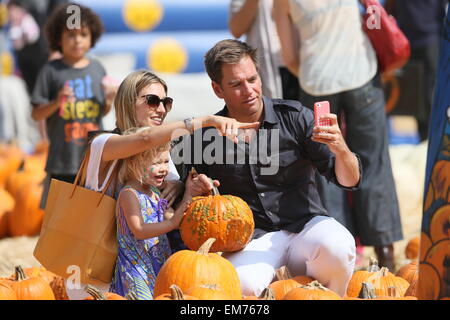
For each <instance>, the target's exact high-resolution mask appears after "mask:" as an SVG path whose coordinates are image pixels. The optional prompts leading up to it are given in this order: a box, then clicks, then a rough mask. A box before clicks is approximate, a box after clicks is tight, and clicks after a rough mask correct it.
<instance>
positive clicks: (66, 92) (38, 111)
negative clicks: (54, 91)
mask: <svg viewBox="0 0 450 320" xmlns="http://www.w3.org/2000/svg"><path fill="white" fill-rule="evenodd" d="M73 96H74V94H73V90H72V88H71V87H70V86H67V85H65V86H63V87H62V88H61V90H59V92H58V96H57V98H56V99H55V100H52V101H50V102H49V103H45V104H38V105H37V106H36V107H34V108H33V111H32V112H31V117H32V118H33V120H35V121H39V120H45V119H47V118H48V117H50V116H51V115H52V114H53V113H55V112H56V111H57V110H59V108H61V104H62V102H63V100H64V99H70V98H72V97H73Z"/></svg>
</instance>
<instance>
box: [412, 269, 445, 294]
mask: <svg viewBox="0 0 450 320" xmlns="http://www.w3.org/2000/svg"><path fill="white" fill-rule="evenodd" d="M440 291H441V278H440V276H439V272H438V271H437V269H436V267H435V266H433V265H432V264H430V263H427V262H421V263H420V264H419V282H418V284H417V291H416V297H417V298H418V299H419V300H436V299H438V298H439V293H440Z"/></svg>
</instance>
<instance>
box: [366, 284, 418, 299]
mask: <svg viewBox="0 0 450 320" xmlns="http://www.w3.org/2000/svg"><path fill="white" fill-rule="evenodd" d="M374 300H417V298H416V297H413V296H401V295H400V293H399V292H398V290H397V288H396V287H389V288H388V291H387V295H385V296H379V297H377V298H375V299H374Z"/></svg>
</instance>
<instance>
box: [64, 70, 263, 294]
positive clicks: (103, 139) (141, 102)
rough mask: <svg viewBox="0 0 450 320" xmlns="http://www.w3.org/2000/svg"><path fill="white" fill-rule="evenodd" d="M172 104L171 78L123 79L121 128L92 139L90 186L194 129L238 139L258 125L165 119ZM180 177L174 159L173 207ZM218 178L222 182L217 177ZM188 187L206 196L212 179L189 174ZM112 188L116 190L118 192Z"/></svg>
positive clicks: (118, 101)
mask: <svg viewBox="0 0 450 320" xmlns="http://www.w3.org/2000/svg"><path fill="white" fill-rule="evenodd" d="M172 104H173V99H172V98H170V97H168V96H167V85H166V83H165V82H164V80H162V79H161V78H159V77H158V76H157V75H155V74H153V73H151V72H149V71H145V70H142V71H135V72H133V73H131V74H130V75H128V76H127V77H126V78H125V79H124V80H123V81H122V83H121V84H120V86H119V89H118V91H117V94H116V97H115V99H114V106H115V115H116V126H117V128H116V129H115V130H114V131H113V132H107V133H105V132H103V133H100V134H98V135H96V136H95V137H94V138H93V139H92V140H91V143H90V155H89V162H88V167H87V177H86V183H85V187H86V188H89V189H91V190H95V191H101V190H103V189H104V188H105V186H106V183H107V181H108V179H109V177H110V176H111V174H112V173H113V171H114V168H115V167H116V166H117V162H118V160H120V159H125V158H128V157H131V156H133V155H136V154H138V153H141V152H143V151H145V150H148V149H152V148H155V147H157V146H160V145H163V144H165V143H168V142H170V141H171V140H174V139H176V138H178V137H180V136H181V135H184V134H190V133H192V131H193V130H194V128H195V129H199V128H203V127H215V128H216V129H217V130H218V131H219V133H220V134H221V135H223V136H227V137H228V138H230V139H231V140H233V141H235V142H237V134H238V129H241V128H242V129H244V128H257V127H258V126H259V123H258V122H254V123H240V122H238V121H236V120H234V119H231V118H226V117H220V116H204V117H198V118H190V119H186V120H184V121H175V122H171V123H166V124H163V122H164V119H165V118H166V116H167V113H168V112H169V111H170V110H171V108H172ZM139 127H146V129H144V130H139V132H137V133H133V134H129V135H121V133H122V132H125V131H127V130H130V129H132V128H139ZM179 178H180V177H179V175H178V173H177V170H176V168H175V165H174V164H173V162H172V161H171V160H170V163H169V174H168V176H167V177H166V181H165V182H164V184H163V186H162V188H161V189H162V194H161V198H164V199H166V200H167V201H168V203H169V206H171V205H172V204H173V202H174V200H175V199H176V198H177V196H178V195H180V194H181V193H182V192H183V190H184V184H183V183H182V182H181V181H179ZM214 183H215V184H216V185H218V182H217V181H215V182H214ZM114 185H115V181H113V183H111V185H110V188H109V189H108V190H107V192H106V193H107V194H109V195H111V196H113V197H114V198H117V197H116V196H117V195H118V192H119V191H120V186H116V187H114ZM186 188H187V189H188V190H189V193H190V194H191V195H192V196H196V195H201V194H204V193H206V192H208V191H209V190H211V189H212V182H210V180H209V179H208V178H207V177H206V176H205V175H198V176H196V177H193V176H192V174H190V175H189V177H188V180H187V181H186ZM113 190H115V191H116V193H115V194H114V195H113V194H112V193H113ZM81 287H83V286H81ZM98 289H100V290H101V291H104V292H106V291H107V290H108V289H109V285H105V286H103V287H101V286H98ZM67 292H68V295H69V298H70V299H71V300H79V299H84V298H85V297H87V294H86V293H85V292H84V290H83V289H81V288H80V289H70V290H67Z"/></svg>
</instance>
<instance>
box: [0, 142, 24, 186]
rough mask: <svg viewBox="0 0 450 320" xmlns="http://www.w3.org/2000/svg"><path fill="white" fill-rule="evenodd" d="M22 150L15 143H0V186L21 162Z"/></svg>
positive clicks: (3, 184)
mask: <svg viewBox="0 0 450 320" xmlns="http://www.w3.org/2000/svg"><path fill="white" fill-rule="evenodd" d="M22 158H23V152H22V151H21V150H20V148H19V147H17V146H15V145H7V144H0V187H3V186H5V183H6V180H7V179H8V177H9V176H10V175H11V174H12V173H13V172H15V171H16V170H17V169H19V167H20V165H21V164H22Z"/></svg>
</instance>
